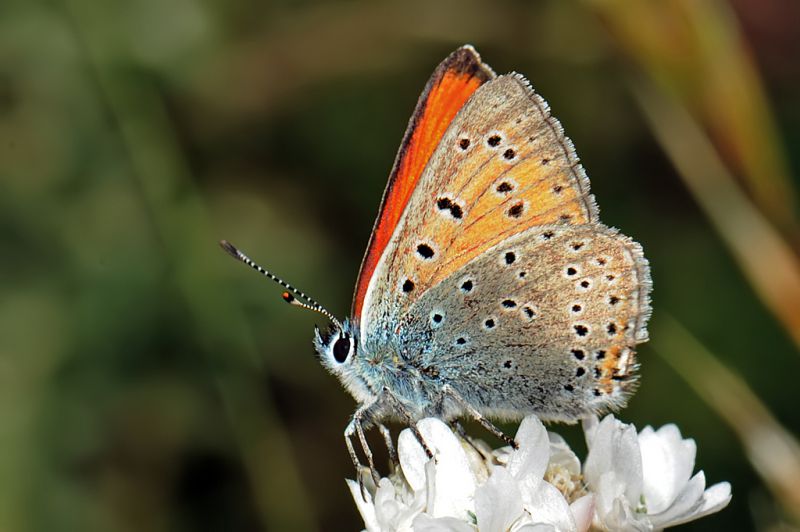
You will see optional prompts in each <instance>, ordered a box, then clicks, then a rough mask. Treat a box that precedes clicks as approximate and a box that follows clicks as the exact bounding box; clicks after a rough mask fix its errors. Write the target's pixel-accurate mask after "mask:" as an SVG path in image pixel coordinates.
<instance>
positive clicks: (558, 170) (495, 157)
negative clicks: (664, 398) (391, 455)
mask: <svg viewBox="0 0 800 532" xmlns="http://www.w3.org/2000/svg"><path fill="white" fill-rule="evenodd" d="M222 245H223V248H225V249H226V251H228V253H230V254H231V255H233V256H234V257H235V258H237V259H239V260H241V261H243V262H245V263H247V264H249V265H250V266H252V267H253V268H255V269H257V270H259V271H260V272H261V273H263V274H265V275H267V276H269V277H270V278H272V279H273V280H275V281H277V282H278V283H280V284H281V285H282V286H284V287H285V288H286V289H287V291H286V292H284V299H286V300H287V301H289V302H291V303H294V304H296V305H299V306H303V307H306V308H310V309H312V310H316V311H319V312H321V313H323V314H324V315H326V316H327V317H328V318H329V319H330V321H331V326H330V328H329V329H328V330H326V331H324V332H323V331H321V330H320V329H319V328H317V329H316V331H315V339H314V346H315V348H316V351H317V353H318V354H319V358H320V361H321V362H322V365H323V366H324V367H325V368H327V369H328V370H329V371H330V372H331V373H333V374H334V375H336V376H337V377H338V378H339V379H340V380H341V382H342V384H343V385H344V387H345V388H346V389H347V390H348V391H349V392H350V394H352V396H353V397H354V398H355V400H356V401H357V402H358V405H359V406H358V408H357V409H356V411H355V413H354V414H353V416H352V418H351V420H350V423H349V424H348V425H347V427H346V429H345V441H346V442H347V448H348V451H349V454H350V456H351V458H352V460H353V463H354V465H355V466H356V468H357V469H358V470H360V469H361V467H362V465H361V462H360V460H359V458H358V455H357V453H356V449H355V447H354V444H353V439H354V438H357V439H358V441H359V442H360V445H361V448H362V450H363V453H364V455H365V456H366V458H367V462H368V465H369V468H370V471H372V473H373V476H376V473H375V467H374V463H373V458H372V453H371V451H370V449H369V446H368V445H367V442H366V437H365V430H366V429H367V428H370V427H372V426H377V427H378V428H379V429H380V430H381V432H382V433H383V434H384V436H385V437H386V440H387V445H388V446H389V448H390V451H391V449H392V447H391V438H390V436H389V433H388V430H387V429H386V428H385V426H384V423H385V422H386V421H389V420H394V421H399V422H401V423H405V424H407V425H408V426H409V427H410V428H411V429H412V430H413V431H414V432H415V434H416V435H417V438H418V440H419V441H420V443H421V444H422V446H423V448H424V449H425V450H426V452H427V453H428V454H429V456H430V455H431V453H430V450H429V449H428V447H427V446H426V445H425V442H424V439H423V438H422V436H421V435H420V433H419V432H418V431H416V429H415V423H416V422H417V421H419V420H420V419H422V418H425V417H436V418H440V419H443V420H446V421H455V420H457V419H459V418H461V417H465V416H466V417H470V418H473V419H475V420H477V421H478V422H480V423H481V424H482V425H483V426H484V427H485V428H486V429H488V430H489V431H491V432H492V433H494V434H495V435H497V436H498V437H500V438H502V439H504V440H506V441H507V442H508V443H510V444H512V445H513V444H514V442H513V440H512V439H510V438H508V437H507V436H505V435H504V434H503V433H502V432H501V431H500V430H499V429H498V428H497V427H496V426H495V425H494V424H493V423H492V421H490V419H505V420H514V419H520V418H522V417H523V416H525V415H528V414H535V415H537V416H539V418H541V419H543V420H550V421H564V422H574V421H576V420H579V419H581V418H583V417H585V416H588V415H591V414H598V413H602V412H604V411H607V410H613V409H617V408H620V407H622V406H623V405H624V404H625V403H626V401H627V399H628V398H629V396H630V395H631V393H632V392H633V391H634V389H635V387H636V383H637V373H636V371H637V368H638V364H637V361H636V356H635V347H636V345H637V344H639V343H641V342H644V341H646V340H647V329H646V324H647V320H648V318H649V316H650V302H649V294H650V289H651V280H650V273H649V267H648V263H647V260H646V259H645V258H644V255H643V253H642V248H641V246H640V245H639V244H638V243H636V242H635V241H633V240H631V239H630V238H628V237H626V236H624V235H622V234H620V233H619V232H618V231H617V230H615V229H612V228H609V227H607V226H605V225H603V224H602V223H601V222H600V220H599V218H598V210H597V207H596V204H595V200H594V197H593V196H592V195H591V194H590V192H589V180H588V178H587V176H586V174H585V172H584V170H583V168H582V166H581V165H580V163H579V161H578V157H577V156H576V154H575V151H574V149H573V145H572V142H571V141H570V140H569V139H568V138H567V137H566V136H565V135H564V132H563V129H562V127H561V125H560V123H559V122H558V120H557V119H556V118H554V117H553V116H552V115H551V114H550V109H549V107H548V104H547V103H546V102H545V101H544V100H543V99H542V98H541V97H540V96H539V95H537V94H536V93H535V92H534V91H533V89H532V88H531V87H530V85H529V83H528V81H527V80H526V79H525V78H523V77H522V76H520V75H519V74H514V73H512V74H506V75H499V76H498V75H496V74H495V73H494V72H493V71H492V69H491V68H490V67H488V66H487V65H486V64H484V63H483V62H482V61H481V58H480V56H479V55H478V53H477V52H476V51H475V49H474V48H472V47H471V46H462V47H461V48H459V49H457V50H456V51H454V52H453V53H452V54H450V56H448V57H447V58H446V59H445V60H444V61H443V62H442V63H441V64H439V66H438V67H437V68H436V70H435V71H434V72H433V75H432V76H431V78H430V79H429V80H428V83H427V85H426V86H425V89H424V91H423V92H422V95H421V96H420V98H419V101H418V103H417V106H416V109H415V110H414V113H413V115H412V116H411V120H410V122H409V125H408V128H407V130H406V133H405V135H404V137H403V140H402V143H401V145H400V150H399V152H398V154H397V158H396V160H395V163H394V167H393V169H392V171H391V174H390V176H389V182H388V185H387V187H386V190H385V192H384V195H383V200H382V202H381V206H380V209H379V214H378V218H377V220H376V222H375V225H374V228H373V231H372V235H371V237H370V240H369V244H368V246H367V251H366V254H365V256H364V260H363V262H362V265H361V271H360V274H359V276H358V281H357V283H356V287H355V293H354V298H353V306H352V313H351V315H350V317H349V319H346V320H344V321H339V320H338V319H337V318H335V317H334V316H333V315H331V314H330V313H329V312H328V311H327V310H325V309H324V308H323V307H322V306H321V305H319V304H318V303H317V302H316V301H314V300H313V299H312V298H310V297H308V296H307V295H306V294H304V293H302V292H300V291H299V290H297V289H295V288H294V287H292V286H290V285H288V284H287V283H285V282H284V281H282V280H281V279H279V278H277V277H275V276H274V275H273V274H271V273H270V272H268V271H266V270H264V269H263V268H261V267H260V266H258V265H257V264H255V263H254V262H253V261H251V260H250V259H249V258H248V257H247V256H246V255H244V253H242V252H241V251H239V250H238V249H237V248H235V247H234V246H233V245H231V244H230V243H228V242H226V241H223V242H222Z"/></svg>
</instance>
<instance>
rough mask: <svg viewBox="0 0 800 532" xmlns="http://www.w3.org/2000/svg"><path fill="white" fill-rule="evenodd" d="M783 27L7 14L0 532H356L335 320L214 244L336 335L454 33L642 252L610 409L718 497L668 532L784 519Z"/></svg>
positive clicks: (138, 1)
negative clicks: (547, 126)
mask: <svg viewBox="0 0 800 532" xmlns="http://www.w3.org/2000/svg"><path fill="white" fill-rule="evenodd" d="M798 27H800V7H799V5H798V4H797V3H796V2H794V1H792V0H731V1H722V0H675V1H669V2H659V1H655V0H653V1H648V0H629V1H624V2H623V1H622V0H594V1H590V0H586V1H579V2H563V1H560V0H548V1H535V2H525V1H516V0H496V1H492V2H479V1H475V0H457V1H456V0H444V1H440V2H427V1H424V0H410V1H405V2H393V3H384V2H369V1H366V0H364V1H357V0H351V1H347V2H338V3H334V2H314V1H310V0H306V1H294V2H291V1H282V2H259V1H255V0H236V1H226V0H171V1H169V2H161V1H158V0H135V1H128V2H100V1H92V0H48V1H45V0H4V2H3V3H2V6H0V245H2V252H0V257H2V259H0V294H2V295H1V296H0V530H3V531H12V532H14V531H48V532H49V531H112V532H113V531H172V530H176V531H195V530H215V531H217V530H218V531H222V530H237V531H262V530H292V529H294V530H353V529H357V528H359V527H360V526H361V521H360V518H359V517H358V515H357V513H356V510H355V508H354V506H353V504H352V501H351V500H350V495H349V493H348V491H347V490H346V488H345V484H344V480H343V479H344V478H346V477H352V475H353V471H352V468H351V465H350V462H349V459H348V456H347V453H346V451H345V447H344V445H343V441H342V436H341V434H342V430H343V428H344V426H345V424H346V422H347V419H348V416H349V415H350V413H351V412H352V410H353V407H354V404H353V401H352V399H351V398H349V396H347V395H346V393H345V392H344V391H343V390H342V389H341V388H340V386H339V384H338V382H337V381H336V380H335V379H334V378H332V377H331V376H329V375H327V374H326V373H325V372H324V370H323V369H322V368H321V367H320V366H319V365H318V363H317V361H316V359H315V357H314V355H313V352H312V347H311V338H312V326H313V324H314V323H315V322H320V321H321V320H322V318H321V317H320V316H317V315H315V314H313V313H309V312H303V311H299V310H297V309H294V308H291V307H289V306H287V305H285V304H284V303H283V302H282V301H281V300H280V297H279V293H280V291H279V290H278V289H277V287H275V286H273V285H271V284H268V283H266V282H265V281H263V280H262V279H259V278H258V277H257V276H256V275H254V274H253V273H252V272H250V271H248V270H247V269H246V268H244V267H242V266H241V265H239V264H236V263H234V262H233V261H231V260H230V258H229V257H227V256H225V255H224V254H223V253H222V252H221V251H220V250H219V249H218V247H217V240H219V239H220V238H228V239H230V240H232V241H233V242H235V243H236V244H237V245H239V246H241V247H242V248H243V249H245V250H246V251H247V252H249V253H250V254H251V255H252V256H253V257H254V258H256V259H257V260H259V261H260V262H262V263H264V265H266V266H268V267H270V268H271V269H273V270H274V271H275V272H277V273H279V274H282V275H284V276H286V277H287V278H288V279H289V280H290V281H291V282H293V283H295V284H297V285H298V286H300V287H301V288H302V289H304V290H306V291H308V292H310V293H311V294H312V295H313V296H314V297H316V298H317V299H318V300H320V301H321V302H323V303H324V304H326V305H327V306H328V307H329V308H330V310H332V311H333V312H334V313H335V314H337V315H339V316H344V315H346V314H347V313H348V312H349V306H350V296H351V291H352V287H353V286H354V282H355V276H356V273H357V270H358V266H359V263H360V259H361V256H362V253H363V249H364V247H365V245H366V242H367V238H368V236H369V231H370V229H371V227H372V223H373V218H374V216H375V213H376V211H377V207H378V202H379V200H380V196H381V193H382V190H383V187H384V185H385V180H386V176H387V175H388V172H389V169H390V166H391V163H392V161H393V159H394V155H395V150H396V149H397V146H398V144H399V142H400V138H401V136H402V133H403V131H404V129H405V126H406V122H407V120H408V117H409V116H410V114H411V111H412V109H413V107H414V104H415V102H416V99H417V96H418V94H419V92H420V91H421V90H422V87H423V86H424V83H425V81H426V80H427V78H428V76H429V74H430V73H431V71H432V70H433V68H434V67H435V66H436V64H437V63H438V62H439V61H440V60H441V59H443V58H444V57H445V56H446V55H447V54H448V53H449V52H450V51H452V50H453V49H455V48H456V47H457V46H458V45H460V44H463V43H465V42H468V43H472V44H474V45H475V46H476V47H477V48H478V50H479V51H480V52H481V54H482V55H483V57H484V59H485V60H486V61H487V62H488V63H489V64H490V65H491V66H492V67H494V69H495V70H496V71H498V72H501V73H502V72H507V71H510V70H516V71H519V72H522V73H524V74H526V75H527V76H528V77H529V78H530V80H531V81H532V83H533V85H534V86H535V87H536V89H537V90H538V91H539V92H540V93H541V94H542V95H543V96H544V97H545V98H546V99H548V100H549V102H550V104H551V106H552V108H553V110H554V113H555V114H556V115H557V116H558V117H559V118H560V119H561V121H562V123H563V124H564V126H565V128H566V130H567V133H568V134H569V136H570V137H571V138H572V139H573V141H574V142H575V145H576V146H577V149H578V153H579V155H580V156H581V158H582V160H583V162H584V164H585V166H586V168H587V170H588V173H589V175H590V177H591V179H592V186H593V191H594V192H595V194H596V196H597V198H598V202H599V204H600V207H601V209H602V218H603V220H604V221H605V222H606V223H608V224H609V225H614V226H617V227H620V228H622V229H623V230H624V232H625V233H626V234H629V235H631V236H633V237H634V238H636V239H637V240H639V241H640V242H642V243H643V245H644V248H645V251H646V254H647V256H648V258H649V259H650V261H651V264H652V269H653V279H654V283H655V291H654V293H653V299H654V309H655V312H654V315H653V319H652V322H651V323H652V325H651V338H652V340H651V342H650V343H649V344H647V345H645V346H642V349H641V352H640V359H641V362H642V386H641V389H640V391H639V392H638V394H637V395H636V396H635V397H634V398H633V400H632V401H631V403H630V406H629V408H627V409H626V410H625V411H623V412H622V413H621V417H622V418H623V419H624V420H626V421H629V422H633V423H635V424H636V425H637V426H638V427H640V428H641V427H643V426H644V425H647V424H652V425H655V426H660V425H662V424H665V423H670V422H674V423H677V424H678V426H679V427H680V428H681V430H682V432H683V433H684V435H686V436H690V437H693V438H694V439H695V440H696V441H697V444H698V448H699V452H698V458H697V467H698V469H703V470H705V472H706V476H707V478H708V480H709V482H710V483H713V482H717V481H721V480H728V481H730V482H731V483H732V484H733V493H734V498H733V502H732V503H731V505H730V507H729V508H728V509H726V510H724V511H723V512H721V513H719V514H717V515H715V516H713V517H709V518H706V519H704V520H702V521H699V522H697V523H695V524H691V525H687V526H685V527H684V529H685V530H692V529H697V530H763V531H767V530H768V531H779V530H780V531H782V530H791V529H793V526H796V525H797V524H798V519H800V451H799V450H798V449H799V447H798V443H797V439H796V438H797V436H798V432H800V408H798V407H800V394H799V393H798V390H799V389H800V384H799V383H800V357H799V356H798V354H800V353H799V350H798V346H800V268H799V267H798V251H799V250H800V226H798V217H797V214H798V210H797V201H798V194H797V187H798V184H799V183H798V178H797V170H796V169H797V168H798V165H799V164H800V31H798ZM470 430H471V431H472V432H473V433H475V434H478V435H480V436H481V437H484V438H486V439H487V440H490V438H489V437H488V435H487V434H486V433H485V432H482V431H480V429H479V428H475V427H470ZM508 430H510V431H512V433H513V430H514V427H513V426H512V427H508ZM556 430H559V431H560V432H563V433H565V434H567V435H568V437H569V438H571V439H572V441H573V442H575V445H576V446H578V447H580V445H581V443H580V433H579V431H578V430H577V429H575V428H563V429H562V428H560V427H559V428H557V429H556Z"/></svg>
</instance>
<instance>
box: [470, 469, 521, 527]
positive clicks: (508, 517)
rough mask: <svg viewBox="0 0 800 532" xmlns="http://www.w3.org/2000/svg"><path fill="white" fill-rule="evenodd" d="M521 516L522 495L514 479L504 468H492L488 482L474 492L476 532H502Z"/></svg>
mask: <svg viewBox="0 0 800 532" xmlns="http://www.w3.org/2000/svg"><path fill="white" fill-rule="evenodd" d="M522 515H523V509H522V495H521V494H520V491H519V486H518V485H517V482H516V481H515V480H514V477H512V476H511V474H510V473H509V471H508V470H507V469H506V468H504V467H498V466H495V467H493V468H492V472H491V475H489V480H487V481H486V483H485V484H484V485H483V486H480V487H479V488H478V489H477V490H475V517H477V521H478V530H480V531H481V532H504V531H506V530H508V529H509V528H511V525H512V524H513V523H514V522H515V521H517V520H518V519H519V518H520V517H522Z"/></svg>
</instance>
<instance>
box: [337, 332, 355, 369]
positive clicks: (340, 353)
mask: <svg viewBox="0 0 800 532" xmlns="http://www.w3.org/2000/svg"><path fill="white" fill-rule="evenodd" d="M351 342H352V340H350V338H347V337H345V336H343V337H341V338H339V339H338V340H336V342H335V343H334V344H333V358H334V360H336V362H338V363H339V364H342V363H343V362H344V361H345V360H347V355H349V354H350V344H351Z"/></svg>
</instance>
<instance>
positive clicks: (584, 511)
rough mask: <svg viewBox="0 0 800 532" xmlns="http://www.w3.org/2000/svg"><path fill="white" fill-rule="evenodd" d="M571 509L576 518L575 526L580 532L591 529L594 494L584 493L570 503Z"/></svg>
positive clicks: (573, 516)
mask: <svg viewBox="0 0 800 532" xmlns="http://www.w3.org/2000/svg"><path fill="white" fill-rule="evenodd" d="M569 510H570V511H571V512H572V518H573V519H574V520H575V527H576V528H577V530H578V532H586V531H587V530H589V527H590V526H591V525H592V517H594V497H593V496H592V495H584V496H583V497H581V498H580V499H578V500H576V501H574V502H573V503H572V504H570V505H569Z"/></svg>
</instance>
